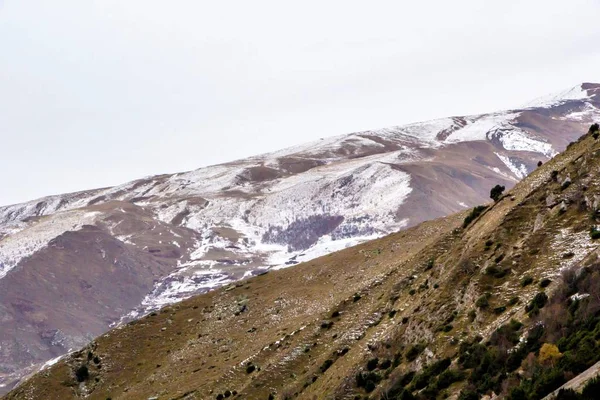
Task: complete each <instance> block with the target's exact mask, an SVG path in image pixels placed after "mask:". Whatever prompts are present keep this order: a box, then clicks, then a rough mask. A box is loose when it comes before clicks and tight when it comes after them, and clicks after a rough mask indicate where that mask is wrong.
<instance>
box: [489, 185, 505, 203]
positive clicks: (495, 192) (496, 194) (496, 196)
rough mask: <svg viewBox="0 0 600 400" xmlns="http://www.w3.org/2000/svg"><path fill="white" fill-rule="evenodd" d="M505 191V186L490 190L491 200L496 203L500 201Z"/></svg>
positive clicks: (497, 186)
mask: <svg viewBox="0 0 600 400" xmlns="http://www.w3.org/2000/svg"><path fill="white" fill-rule="evenodd" d="M504 189H506V188H505V187H504V186H500V185H496V186H494V187H493V188H492V190H490V198H491V199H492V200H494V201H498V200H500V197H502V193H504Z"/></svg>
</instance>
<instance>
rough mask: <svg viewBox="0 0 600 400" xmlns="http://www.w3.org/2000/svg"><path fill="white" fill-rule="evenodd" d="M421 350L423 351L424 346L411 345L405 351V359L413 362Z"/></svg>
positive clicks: (420, 344)
mask: <svg viewBox="0 0 600 400" xmlns="http://www.w3.org/2000/svg"><path fill="white" fill-rule="evenodd" d="M423 350H425V345H424V344H422V343H419V344H415V345H412V346H410V347H409V348H408V350H407V351H406V354H405V357H406V359H407V360H408V361H414V360H415V359H416V358H417V357H418V356H419V354H421V353H422V352H423Z"/></svg>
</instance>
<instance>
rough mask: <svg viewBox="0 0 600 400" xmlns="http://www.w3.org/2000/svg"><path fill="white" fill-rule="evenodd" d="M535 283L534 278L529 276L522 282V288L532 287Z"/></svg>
mask: <svg viewBox="0 0 600 400" xmlns="http://www.w3.org/2000/svg"><path fill="white" fill-rule="evenodd" d="M532 283H533V277H531V276H529V275H527V276H525V277H524V278H523V279H522V280H521V287H525V286H528V285H531V284H532Z"/></svg>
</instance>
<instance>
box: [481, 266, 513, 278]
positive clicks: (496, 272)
mask: <svg viewBox="0 0 600 400" xmlns="http://www.w3.org/2000/svg"><path fill="white" fill-rule="evenodd" d="M509 272H510V268H499V267H498V266H497V265H492V266H490V267H487V268H486V269H485V274H486V275H489V276H493V277H494V278H496V279H501V278H504V277H505V276H506V275H508V273H509Z"/></svg>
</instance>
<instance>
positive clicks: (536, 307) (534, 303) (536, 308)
mask: <svg viewBox="0 0 600 400" xmlns="http://www.w3.org/2000/svg"><path fill="white" fill-rule="evenodd" d="M547 302H548V295H547V294H546V293H544V292H539V293H538V294H536V295H535V296H534V297H533V299H532V300H531V301H530V302H529V304H527V306H526V307H525V311H526V312H528V313H529V316H530V317H531V316H534V315H538V314H539V312H540V308H543V307H544V306H545V305H546V303H547Z"/></svg>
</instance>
